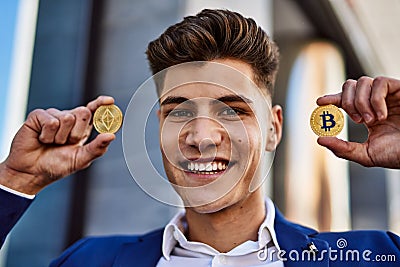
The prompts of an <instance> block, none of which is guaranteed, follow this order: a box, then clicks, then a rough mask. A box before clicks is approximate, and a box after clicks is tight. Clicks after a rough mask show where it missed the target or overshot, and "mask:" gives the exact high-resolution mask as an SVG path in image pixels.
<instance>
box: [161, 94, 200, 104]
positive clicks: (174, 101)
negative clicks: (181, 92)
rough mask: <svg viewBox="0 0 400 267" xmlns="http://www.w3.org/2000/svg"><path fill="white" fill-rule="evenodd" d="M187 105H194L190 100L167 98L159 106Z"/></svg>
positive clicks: (180, 97)
mask: <svg viewBox="0 0 400 267" xmlns="http://www.w3.org/2000/svg"><path fill="white" fill-rule="evenodd" d="M182 103H185V104H189V105H194V103H193V101H192V100H189V99H188V98H186V97H182V96H168V97H167V98H166V99H165V100H164V101H162V102H161V106H164V105H169V104H182Z"/></svg>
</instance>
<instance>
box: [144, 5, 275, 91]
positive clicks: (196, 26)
mask: <svg viewBox="0 0 400 267" xmlns="http://www.w3.org/2000/svg"><path fill="white" fill-rule="evenodd" d="M146 54H147V58H148V60H149V63H150V68H151V70H152V72H153V74H156V73H158V72H159V71H162V70H164V69H166V68H168V67H171V66H174V65H177V64H181V63H185V62H191V61H211V60H215V59H237V60H241V61H243V62H245V63H248V64H249V65H250V66H251V68H252V70H253V72H254V76H255V77H254V82H255V83H256V84H257V86H259V87H261V88H264V90H265V89H266V92H267V93H268V94H269V95H271V96H272V95H273V87H274V82H275V77H276V73H277V70H278V65H279V52H278V47H277V46H276V45H275V43H274V42H273V41H272V40H271V39H270V38H269V36H268V35H267V34H266V33H265V32H264V30H263V29H261V28H260V27H259V26H258V25H257V24H256V22H255V21H254V20H253V19H251V18H245V17H243V16H242V15H240V14H239V13H236V12H232V11H229V10H221V9H216V10H212V9H204V10H202V11H201V12H200V13H198V14H197V15H195V16H188V17H185V18H184V19H183V21H181V22H179V23H177V24H175V25H172V26H170V27H169V28H168V29H167V30H166V31H165V32H164V33H163V34H161V36H160V37H159V38H158V39H156V40H154V41H152V42H150V43H149V45H148V47H147V51H146Z"/></svg>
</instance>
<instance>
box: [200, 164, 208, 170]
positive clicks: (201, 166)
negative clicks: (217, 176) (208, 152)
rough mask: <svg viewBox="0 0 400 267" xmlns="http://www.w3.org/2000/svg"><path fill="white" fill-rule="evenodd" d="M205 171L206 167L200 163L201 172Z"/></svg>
mask: <svg viewBox="0 0 400 267" xmlns="http://www.w3.org/2000/svg"><path fill="white" fill-rule="evenodd" d="M205 169H206V166H205V165H204V164H203V163H200V165H199V171H204V170H205Z"/></svg>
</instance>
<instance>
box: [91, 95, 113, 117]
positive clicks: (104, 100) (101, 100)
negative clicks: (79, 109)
mask: <svg viewBox="0 0 400 267" xmlns="http://www.w3.org/2000/svg"><path fill="white" fill-rule="evenodd" d="M111 104H114V98H112V97H111V96H99V97H98V98H96V99H95V100H93V101H91V102H89V103H88V104H87V105H86V107H87V108H88V109H89V110H90V111H91V112H92V113H94V112H95V111H96V109H97V108H98V107H100V106H102V105H111Z"/></svg>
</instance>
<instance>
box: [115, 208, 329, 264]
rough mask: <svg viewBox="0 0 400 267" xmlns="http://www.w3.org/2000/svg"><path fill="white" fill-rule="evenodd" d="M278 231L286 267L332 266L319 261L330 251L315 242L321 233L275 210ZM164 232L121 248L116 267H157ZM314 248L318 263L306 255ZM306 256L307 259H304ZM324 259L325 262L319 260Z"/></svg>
mask: <svg viewBox="0 0 400 267" xmlns="http://www.w3.org/2000/svg"><path fill="white" fill-rule="evenodd" d="M275 210H276V212H275V224H274V226H275V231H276V236H277V239H278V244H279V246H280V249H281V251H280V253H283V254H281V255H280V257H281V258H283V259H284V265H285V266H286V267H306V266H310V264H312V266H321V267H322V266H324V267H328V266H329V257H328V256H327V255H326V254H325V255H324V257H320V252H321V251H323V250H325V251H327V250H328V243H327V242H326V241H324V240H321V239H318V238H315V237H314V236H316V235H317V234H318V232H317V231H316V230H314V229H311V228H308V227H304V226H301V225H298V224H295V223H292V222H289V221H287V220H286V219H285V218H284V217H283V215H282V214H281V213H280V211H279V210H278V209H277V208H276V209H275ZM162 236H163V229H159V230H156V231H154V232H152V233H150V234H147V235H144V236H142V237H139V238H138V239H137V240H135V241H132V242H128V243H125V244H123V245H122V246H121V249H120V251H119V253H118V255H117V256H116V258H115V262H114V265H113V267H127V266H146V267H147V266H156V265H157V262H158V261H159V259H160V258H161V257H162V251H161V247H162ZM311 244H313V246H315V247H316V248H317V249H318V251H319V252H318V253H317V254H316V258H317V260H315V261H312V263H310V261H307V256H308V254H307V253H305V252H303V251H306V252H307V251H311V247H312V246H311ZM303 255H305V258H302V257H303ZM320 258H323V259H320Z"/></svg>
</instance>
